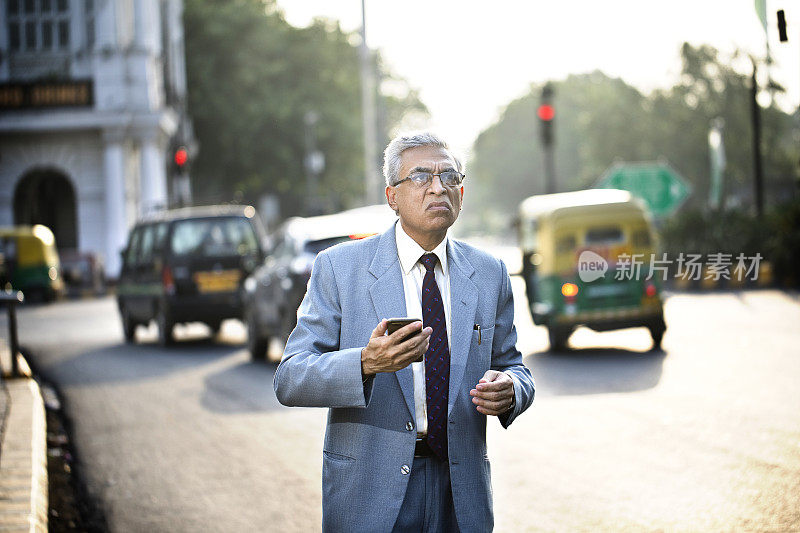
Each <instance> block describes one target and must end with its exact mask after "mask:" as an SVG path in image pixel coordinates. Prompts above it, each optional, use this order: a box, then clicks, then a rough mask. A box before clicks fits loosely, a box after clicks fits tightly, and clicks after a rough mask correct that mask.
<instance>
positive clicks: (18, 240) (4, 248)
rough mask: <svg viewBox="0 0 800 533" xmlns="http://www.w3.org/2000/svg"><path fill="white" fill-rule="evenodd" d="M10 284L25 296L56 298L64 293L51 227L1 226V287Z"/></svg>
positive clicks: (42, 298) (37, 225) (48, 299)
mask: <svg viewBox="0 0 800 533" xmlns="http://www.w3.org/2000/svg"><path fill="white" fill-rule="evenodd" d="M8 284H10V285H11V288H13V289H14V290H19V291H22V292H23V293H24V294H25V297H26V298H32V299H34V300H36V299H41V300H47V301H50V300H53V299H55V298H56V296H58V295H60V294H62V293H63V292H64V281H63V279H62V278H61V265H60V262H59V259H58V251H57V250H56V239H55V236H54V235H53V232H52V231H50V228H48V227H46V226H42V225H41V224H36V225H34V226H15V227H4V228H0V289H4V288H6V287H7V286H8Z"/></svg>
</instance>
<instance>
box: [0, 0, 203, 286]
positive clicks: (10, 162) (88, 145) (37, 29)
mask: <svg viewBox="0 0 800 533" xmlns="http://www.w3.org/2000/svg"><path fill="white" fill-rule="evenodd" d="M0 6H2V11H1V12H0V49H1V51H0V225H3V226H6V225H12V224H35V223H38V224H44V225H46V226H48V227H50V228H51V229H52V230H53V233H54V234H55V236H56V244H57V246H58V247H59V249H60V250H64V251H66V250H69V251H73V250H75V251H79V252H89V253H96V254H99V255H101V256H102V257H103V259H104V262H105V267H106V274H107V276H109V277H111V278H116V277H117V275H118V273H119V267H120V253H119V252H120V250H121V249H122V248H123V247H124V245H125V240H126V238H127V232H128V229H129V228H130V227H131V226H132V225H133V223H134V222H135V220H136V219H137V218H138V217H140V216H142V215H143V214H145V213H147V212H150V211H152V210H156V209H159V208H163V207H166V206H168V205H169V204H170V202H171V200H174V198H171V197H170V195H169V188H168V187H169V186H170V184H169V183H168V163H169V158H170V154H171V151H172V150H173V149H174V146H176V145H177V144H186V143H191V129H190V127H189V125H188V121H187V119H186V117H185V112H184V109H185V96H186V75H185V65H184V54H183V26H182V22H181V18H182V9H183V7H182V2H181V0H3V1H2V2H0ZM184 189H185V188H184Z"/></svg>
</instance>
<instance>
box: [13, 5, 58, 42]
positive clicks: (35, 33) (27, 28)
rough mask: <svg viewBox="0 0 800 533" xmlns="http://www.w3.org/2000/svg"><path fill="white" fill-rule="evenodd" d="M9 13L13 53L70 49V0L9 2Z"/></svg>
mask: <svg viewBox="0 0 800 533" xmlns="http://www.w3.org/2000/svg"><path fill="white" fill-rule="evenodd" d="M6 14H7V17H6V20H7V21H8V36H9V46H10V48H11V51H13V52H20V51H22V52H37V51H47V50H69V45H70V32H69V19H70V17H69V15H70V13H69V1H68V0H8V4H7V9H6Z"/></svg>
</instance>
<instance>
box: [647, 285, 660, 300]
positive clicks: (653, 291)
mask: <svg viewBox="0 0 800 533" xmlns="http://www.w3.org/2000/svg"><path fill="white" fill-rule="evenodd" d="M657 292H658V289H656V286H655V285H654V284H653V283H648V284H647V285H645V287H644V293H645V294H646V295H647V297H648V298H652V297H653V296H655V295H656V293H657Z"/></svg>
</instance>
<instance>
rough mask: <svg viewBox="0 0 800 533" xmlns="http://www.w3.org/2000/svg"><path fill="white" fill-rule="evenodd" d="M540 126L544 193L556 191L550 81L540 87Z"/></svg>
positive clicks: (553, 109)
mask: <svg viewBox="0 0 800 533" xmlns="http://www.w3.org/2000/svg"><path fill="white" fill-rule="evenodd" d="M537 114H538V115H539V125H540V128H541V139H542V154H543V156H544V187H545V193H546V194H553V193H554V192H556V163H555V154H554V153H553V152H554V150H553V144H554V142H553V141H554V135H553V120H554V119H555V108H554V107H553V86H552V85H551V84H550V83H547V84H545V86H544V87H542V99H541V103H540V104H539V109H538V111H537Z"/></svg>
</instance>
